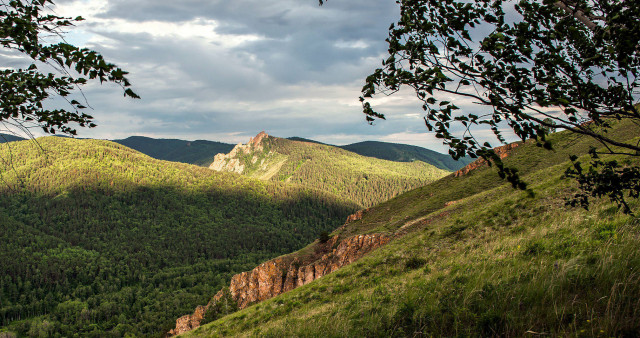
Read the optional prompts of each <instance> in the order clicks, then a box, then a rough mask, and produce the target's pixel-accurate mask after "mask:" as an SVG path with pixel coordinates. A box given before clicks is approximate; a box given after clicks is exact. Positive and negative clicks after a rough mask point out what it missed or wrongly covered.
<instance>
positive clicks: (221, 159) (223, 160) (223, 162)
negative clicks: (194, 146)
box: [209, 131, 269, 174]
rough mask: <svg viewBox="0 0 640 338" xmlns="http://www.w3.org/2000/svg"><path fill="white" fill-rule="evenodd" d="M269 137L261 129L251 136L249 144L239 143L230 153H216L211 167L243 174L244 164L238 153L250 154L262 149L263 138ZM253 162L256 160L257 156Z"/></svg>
mask: <svg viewBox="0 0 640 338" xmlns="http://www.w3.org/2000/svg"><path fill="white" fill-rule="evenodd" d="M267 137H269V135H268V134H267V133H265V132H264V131H261V132H260V133H259V134H258V135H256V137H252V138H250V139H249V142H247V144H242V143H238V144H237V145H236V146H235V147H233V149H232V150H231V151H230V152H229V153H228V154H223V153H220V154H216V155H215V156H214V157H213V163H211V165H210V166H209V169H212V170H215V171H229V172H234V173H238V174H242V172H243V171H244V164H243V163H241V162H240V160H239V159H238V155H242V154H249V153H250V152H252V151H262V150H263V146H262V140H263V139H265V138H267ZM253 162H255V157H254V160H253Z"/></svg>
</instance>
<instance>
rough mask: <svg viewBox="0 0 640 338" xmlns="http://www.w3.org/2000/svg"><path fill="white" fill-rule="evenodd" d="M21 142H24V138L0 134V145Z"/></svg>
mask: <svg viewBox="0 0 640 338" xmlns="http://www.w3.org/2000/svg"><path fill="white" fill-rule="evenodd" d="M22 140H24V138H22V137H18V136H15V135H10V134H3V133H0V143H5V142H13V141H22Z"/></svg>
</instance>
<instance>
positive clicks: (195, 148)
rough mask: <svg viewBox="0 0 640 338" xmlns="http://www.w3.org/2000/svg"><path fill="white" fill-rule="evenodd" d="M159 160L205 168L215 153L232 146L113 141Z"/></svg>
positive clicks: (129, 139) (133, 138) (137, 138)
mask: <svg viewBox="0 0 640 338" xmlns="http://www.w3.org/2000/svg"><path fill="white" fill-rule="evenodd" d="M113 142H116V143H119V144H122V145H124V146H126V147H129V148H132V149H135V150H137V151H139V152H141V153H144V154H147V155H149V156H151V157H153V158H157V159H159V160H166V161H173V162H182V163H190V164H195V165H200V166H204V167H207V166H209V165H210V164H211V162H213V157H214V156H215V155H216V154H217V153H227V152H229V151H231V149H233V145H232V144H228V143H222V142H214V141H204V140H197V141H185V140H177V139H154V138H149V137H143V136H131V137H127V138H126V139H123V140H113Z"/></svg>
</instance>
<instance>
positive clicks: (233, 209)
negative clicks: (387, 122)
mask: <svg viewBox="0 0 640 338" xmlns="http://www.w3.org/2000/svg"><path fill="white" fill-rule="evenodd" d="M38 143H39V146H38V145H36V144H34V143H33V142H30V141H21V142H14V143H12V144H11V147H9V146H8V145H2V146H0V157H3V158H7V156H9V152H11V154H12V161H11V163H10V166H7V164H6V163H5V162H3V164H2V167H0V170H1V171H0V172H1V173H2V184H1V185H0V224H2V226H1V227H0V243H2V245H0V271H2V274H0V325H1V326H0V331H3V330H9V331H13V332H16V333H18V334H19V335H20V336H26V335H32V336H74V335H79V336H96V337H106V336H118V337H121V336H125V335H135V336H158V337H159V336H161V335H163V334H164V333H165V332H166V331H168V330H169V329H170V328H172V327H173V323H174V320H175V318H176V317H178V316H179V315H182V314H184V313H186V312H188V311H190V310H191V309H193V307H195V306H196V305H197V304H201V303H202V302H205V301H206V300H207V299H208V298H209V297H210V295H211V294H212V293H214V292H215V291H217V290H218V289H219V288H220V287H222V285H226V284H227V283H228V282H229V279H230V278H231V276H233V275H234V274H235V273H238V272H240V271H244V270H246V269H248V268H250V267H253V266H255V265H256V264H258V263H259V262H261V261H264V260H265V259H269V258H271V257H275V256H278V255H281V254H284V253H287V252H291V251H294V250H297V249H299V248H301V247H303V246H304V245H306V244H307V243H309V242H311V241H312V240H313V239H315V238H317V237H318V235H319V234H320V233H322V232H323V231H326V230H331V229H334V228H335V227H336V226H338V225H339V224H342V222H343V220H344V218H345V217H346V215H348V214H349V213H350V212H352V211H353V210H354V205H353V204H350V203H348V202H345V201H343V200H340V199H338V198H336V197H334V196H332V195H329V194H327V193H324V192H320V191H316V190H312V189H308V188H304V187H300V186H291V185H286V184H283V183H280V182H265V181H260V180H255V179H250V178H247V177H243V176H240V175H234V174H228V173H218V172H214V171H212V170H209V169H207V168H202V167H197V166H193V165H186V164H181V163H175V162H168V161H160V160H156V159H153V158H151V157H149V156H146V155H144V154H141V153H140V152H137V151H135V150H132V149H129V148H126V147H124V146H122V145H119V144H116V143H113V142H109V141H98V140H76V139H69V138H59V137H46V138H40V139H38ZM40 147H41V148H40ZM0 335H2V334H1V333H0Z"/></svg>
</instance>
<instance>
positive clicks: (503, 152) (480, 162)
mask: <svg viewBox="0 0 640 338" xmlns="http://www.w3.org/2000/svg"><path fill="white" fill-rule="evenodd" d="M519 145H520V143H510V144H507V145H504V146H500V147H496V148H493V151H495V152H496V155H498V157H500V158H501V159H503V158H505V157H507V156H509V153H510V152H511V150H512V149H514V148H517V147H518V146H519ZM487 165H488V164H487V161H486V160H485V159H484V158H479V159H477V160H475V161H473V162H471V163H469V164H468V165H467V166H466V167H464V168H462V169H460V170H458V171H456V172H455V173H453V175H454V176H455V177H459V176H463V175H466V174H468V173H469V172H470V171H472V170H476V169H478V168H481V167H484V166H487Z"/></svg>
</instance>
